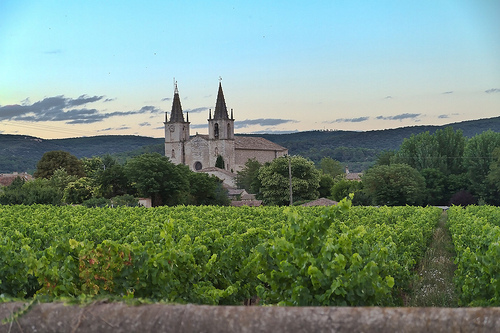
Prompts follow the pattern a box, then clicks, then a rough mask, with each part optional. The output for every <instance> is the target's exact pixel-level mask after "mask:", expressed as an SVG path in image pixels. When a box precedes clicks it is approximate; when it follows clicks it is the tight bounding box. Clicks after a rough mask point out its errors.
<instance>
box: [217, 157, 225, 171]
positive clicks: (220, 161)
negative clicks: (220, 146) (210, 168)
mask: <svg viewBox="0 0 500 333" xmlns="http://www.w3.org/2000/svg"><path fill="white" fill-rule="evenodd" d="M215 167H216V168H219V169H225V168H226V163H224V157H222V156H221V155H217V160H216V161H215Z"/></svg>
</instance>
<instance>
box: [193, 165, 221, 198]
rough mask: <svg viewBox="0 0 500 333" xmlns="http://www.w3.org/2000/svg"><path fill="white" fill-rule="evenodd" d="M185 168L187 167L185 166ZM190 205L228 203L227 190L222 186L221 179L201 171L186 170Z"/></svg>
mask: <svg viewBox="0 0 500 333" xmlns="http://www.w3.org/2000/svg"><path fill="white" fill-rule="evenodd" d="M186 168H187V167H186ZM188 179H189V199H188V202H187V203H188V204H190V205H218V206H227V205H229V198H228V196H227V191H226V190H225V189H224V188H223V187H222V181H221V180H220V179H219V178H217V177H215V176H211V175H208V174H206V173H203V172H192V171H189V170H188Z"/></svg>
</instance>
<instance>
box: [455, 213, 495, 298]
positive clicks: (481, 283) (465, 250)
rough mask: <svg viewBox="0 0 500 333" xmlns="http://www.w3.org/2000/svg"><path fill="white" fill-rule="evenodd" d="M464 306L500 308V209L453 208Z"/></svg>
mask: <svg viewBox="0 0 500 333" xmlns="http://www.w3.org/2000/svg"><path fill="white" fill-rule="evenodd" d="M448 216H449V217H448V221H449V224H450V231H451V235H452V238H453V244H454V247H455V251H456V253H457V256H456V260H455V262H456V264H457V270H456V271H455V284H456V285H457V286H459V288H460V300H459V301H460V305H462V306H499V305H500V265H499V263H500V208H498V207H492V206H469V207H467V208H461V207H452V208H451V209H450V211H449V213H448Z"/></svg>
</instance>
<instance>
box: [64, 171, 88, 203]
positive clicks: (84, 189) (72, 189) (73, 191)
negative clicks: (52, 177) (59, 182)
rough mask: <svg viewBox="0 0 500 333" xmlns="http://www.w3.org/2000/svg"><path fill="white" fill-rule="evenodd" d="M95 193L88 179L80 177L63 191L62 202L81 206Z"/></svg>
mask: <svg viewBox="0 0 500 333" xmlns="http://www.w3.org/2000/svg"><path fill="white" fill-rule="evenodd" d="M94 192H95V189H94V187H93V184H92V181H91V179H90V178H87V177H82V178H78V179H77V180H76V181H74V182H71V183H69V184H68V186H66V188H65V189H64V195H63V201H64V202H65V203H68V204H81V203H82V202H84V201H85V200H88V199H90V198H91V197H92V194H93V193H94Z"/></svg>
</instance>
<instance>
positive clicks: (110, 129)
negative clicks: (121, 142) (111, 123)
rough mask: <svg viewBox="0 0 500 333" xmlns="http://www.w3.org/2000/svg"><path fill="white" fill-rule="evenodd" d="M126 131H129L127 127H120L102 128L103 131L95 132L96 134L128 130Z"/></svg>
mask: <svg viewBox="0 0 500 333" xmlns="http://www.w3.org/2000/svg"><path fill="white" fill-rule="evenodd" d="M128 129H130V127H129V126H126V125H123V126H120V127H108V128H103V129H100V130H97V132H109V131H123V130H128Z"/></svg>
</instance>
